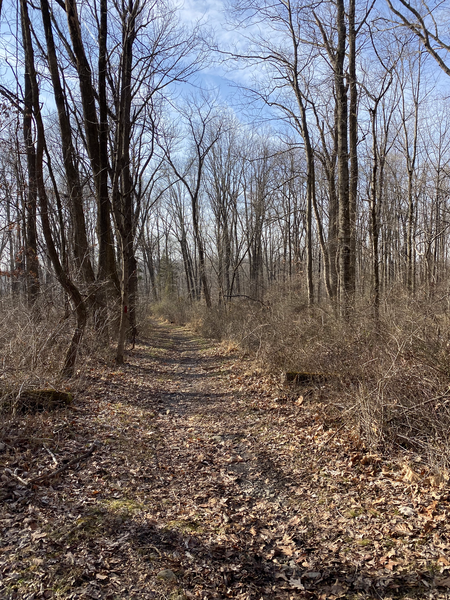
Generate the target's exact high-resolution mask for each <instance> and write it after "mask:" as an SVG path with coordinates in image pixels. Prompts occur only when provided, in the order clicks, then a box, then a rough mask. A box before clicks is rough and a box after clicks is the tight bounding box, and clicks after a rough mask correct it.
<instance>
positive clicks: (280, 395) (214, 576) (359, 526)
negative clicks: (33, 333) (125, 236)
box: [0, 322, 450, 600]
mask: <svg viewBox="0 0 450 600" xmlns="http://www.w3.org/2000/svg"><path fill="white" fill-rule="evenodd" d="M305 392H306V390H303V394H302V390H292V389H285V388H284V387H283V386H282V385H281V384H279V383H278V382H277V381H276V379H275V378H271V377H267V376H264V375H263V374H261V373H260V372H259V371H258V369H256V368H255V366H254V365H253V364H252V363H251V361H249V360H244V359H242V357H239V355H238V354H237V353H235V354H233V353H231V352H230V351H229V350H228V349H227V348H226V347H224V346H216V345H214V344H213V343H212V342H208V341H206V340H203V339H200V338H198V337H196V336H195V335H194V334H192V333H191V332H189V331H188V330H187V329H184V328H180V327H176V326H173V325H167V324H162V323H159V322H154V323H153V324H152V328H151V337H150V338H149V340H148V341H147V342H145V343H143V342H141V343H140V344H138V345H137V347H136V349H135V350H134V351H132V352H130V355H129V357H128V362H127V364H126V365H125V366H124V367H123V368H121V369H116V370H110V369H106V368H105V366H103V368H99V367H98V366H92V367H91V369H90V371H89V373H88V375H87V377H86V379H85V383H84V388H83V390H80V391H79V392H78V395H77V403H76V404H77V405H76V407H75V411H74V412H70V413H60V414H56V413H55V414H53V415H47V416H45V418H44V420H43V421H42V423H41V427H47V429H46V430H45V435H44V434H42V432H41V434H40V435H41V436H42V438H44V437H45V438H46V442H45V443H41V442H39V441H38V442H35V443H34V447H33V448H30V447H29V446H30V444H29V442H27V441H26V440H25V439H22V438H16V439H15V440H13V439H12V438H11V440H9V441H8V440H7V442H8V443H7V445H6V446H5V448H3V453H2V454H0V458H1V459H2V463H1V464H2V465H3V468H4V469H9V473H12V469H15V470H16V471H15V474H16V476H19V477H21V478H22V479H23V480H24V481H26V479H27V476H29V477H30V478H31V477H32V476H36V475H37V474H40V473H46V472H50V471H51V470H52V469H56V468H58V465H59V466H60V465H61V464H64V462H65V461H66V462H67V461H68V460H69V459H70V458H73V456H76V455H77V454H82V453H83V451H84V450H85V448H86V446H87V445H88V444H89V443H92V441H94V440H97V441H98V442H99V449H98V450H97V451H96V452H95V453H94V454H93V455H92V456H91V457H90V458H89V459H87V460H86V461H85V462H83V463H80V465H79V468H78V469H76V470H69V469H68V470H67V471H65V472H64V473H63V474H61V476H60V477H59V478H55V479H51V480H49V482H48V484H47V485H46V486H45V487H44V486H38V487H35V488H34V489H29V487H27V486H26V485H15V487H14V488H13V487H12V484H11V481H12V479H11V477H12V475H11V477H9V475H7V476H6V479H5V481H6V483H5V485H7V486H9V487H8V488H7V489H8V490H9V496H8V494H6V496H5V495H4V503H3V506H2V509H1V512H0V517H1V521H0V525H1V527H2V538H1V542H0V545H1V546H2V548H0V573H1V575H2V579H1V580H0V597H1V598H2V599H3V598H5V599H6V598H8V599H9V598H11V599H12V598H20V599H21V598H24V599H25V598H26V599H28V600H32V599H34V598H36V599H37V598H68V599H75V598H97V599H108V600H114V599H117V600H119V599H128V598H130V599H136V600H138V599H147V598H160V599H162V598H172V600H176V598H178V599H179V600H181V599H182V598H207V599H209V598H211V599H212V598H242V599H257V600H259V599H261V598H263V599H266V598H267V599H271V598H274V599H275V598H280V599H281V598H283V599H286V600H287V599H290V598H292V599H294V598H322V599H326V598H330V599H333V598H349V599H351V598H355V599H356V598H386V599H387V598H394V597H399V598H448V596H447V593H446V590H448V588H450V577H449V576H448V575H447V572H448V569H450V554H449V551H450V540H449V531H448V527H449V525H448V511H449V495H448V490H447V488H446V486H445V485H441V487H435V488H433V487H431V484H430V483H429V482H428V483H427V481H428V480H426V479H425V477H422V479H421V480H420V476H418V477H419V480H420V481H414V478H413V477H412V475H411V473H413V474H415V473H414V471H413V469H410V472H409V471H408V470H407V469H406V471H402V470H401V468H400V467H401V464H402V463H406V461H407V460H408V459H411V460H413V458H414V457H413V456H408V455H405V456H403V457H401V458H399V459H398V461H391V462H386V461H385V460H384V459H383V458H382V457H381V456H378V455H375V454H370V453H368V452H367V451H366V450H365V449H364V448H363V447H362V445H361V443H360V441H359V440H358V439H357V438H356V437H355V436H353V435H352V434H351V432H350V430H349V431H347V429H346V426H345V422H342V421H336V422H332V421H330V420H329V418H327V417H326V411H324V407H323V406H322V405H321V404H320V403H318V402H317V401H315V402H312V401H311V402H310V403H309V402H308V400H307V398H306V399H304V396H305V397H306V393H305ZM323 393H324V392H323ZM54 463H57V464H56V465H55V464H54ZM413 467H414V469H416V471H420V468H421V467H420V465H415V466H414V465H413ZM5 473H8V471H5ZM408 476H409V478H410V480H408ZM14 481H15V484H17V479H15V480H14Z"/></svg>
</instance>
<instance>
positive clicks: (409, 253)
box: [0, 0, 450, 377]
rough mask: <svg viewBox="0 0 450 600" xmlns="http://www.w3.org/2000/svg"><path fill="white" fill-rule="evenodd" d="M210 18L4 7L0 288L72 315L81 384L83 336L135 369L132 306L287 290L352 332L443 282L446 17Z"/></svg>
mask: <svg viewBox="0 0 450 600" xmlns="http://www.w3.org/2000/svg"><path fill="white" fill-rule="evenodd" d="M204 6H205V7H206V8H205V14H204V15H200V17H199V19H198V20H197V21H195V15H194V11H193V10H192V11H191V12H190V10H189V6H187V7H185V8H182V7H180V6H178V5H177V4H175V3H172V2H170V1H165V0H162V1H161V0H158V1H156V0H153V1H150V2H148V1H144V0H129V1H128V2H126V3H125V2H123V3H120V2H115V1H114V2H112V1H111V0H99V1H98V2H82V1H80V0H66V1H65V2H63V1H62V0H39V1H38V2H37V3H32V2H29V1H28V0H18V1H17V2H16V3H13V2H4V3H3V5H1V4H0V7H1V8H0V10H1V11H2V12H1V21H0V22H1V31H2V38H1V45H2V51H1V58H0V64H1V75H2V80H1V85H0V92H1V106H0V144H1V152H0V211H1V212H0V252H1V254H0V258H1V264H0V268H1V280H0V294H1V297H2V298H3V300H5V301H6V299H7V298H10V297H11V296H12V297H13V298H14V300H15V302H16V303H17V302H19V300H20V301H21V302H23V303H24V304H28V305H29V306H30V307H33V306H35V305H36V304H39V303H40V307H41V309H42V307H44V309H45V310H47V311H48V310H49V309H48V307H49V306H51V307H52V310H53V308H54V307H55V306H57V307H61V310H62V311H64V310H65V311H66V317H67V318H69V317H70V322H72V320H73V321H74V324H73V331H72V334H71V336H72V337H71V342H70V345H69V348H68V350H67V352H66V354H65V358H64V360H63V362H62V371H63V374H64V375H66V376H68V377H70V376H72V375H73V374H74V372H75V364H76V357H77V352H78V351H79V348H80V343H81V340H82V339H83V337H84V336H85V335H86V331H87V329H88V330H89V331H95V335H96V336H97V337H98V338H99V339H104V340H111V339H114V340H116V342H117V352H116V361H117V362H118V363H121V362H123V360H124V349H125V346H126V343H127V341H131V342H134V340H135V337H136V334H137V333H138V319H137V313H136V306H137V301H138V297H141V298H144V299H150V300H151V301H153V302H161V301H169V302H171V303H174V302H176V301H179V300H180V299H184V300H186V301H188V302H190V303H194V302H195V301H200V300H202V301H203V302H204V304H205V305H206V307H207V308H208V309H210V308H212V307H214V306H215V305H222V306H225V305H228V304H229V303H232V302H236V300H237V299H241V300H242V299H247V300H248V301H249V302H255V303H256V304H257V305H259V306H265V303H266V300H267V293H268V291H269V288H271V289H274V287H275V286H277V285H281V284H282V285H287V284H289V285H291V284H292V285H294V286H295V290H296V294H297V295H298V297H299V298H302V299H303V300H304V306H311V307H313V306H326V307H328V308H331V313H332V314H334V315H336V316H338V317H340V318H342V319H343V320H347V319H349V318H350V319H351V317H352V314H353V312H354V310H355V306H356V305H357V303H358V302H359V301H360V300H361V299H364V300H365V301H367V302H368V304H367V305H368V306H370V307H371V310H372V311H373V317H374V318H375V319H378V318H379V317H380V311H381V310H382V309H383V301H384V299H385V298H386V297H387V296H388V295H389V294H390V293H391V291H392V289H394V288H395V289H398V288H401V289H404V291H405V292H406V294H407V295H408V296H409V297H414V295H415V294H418V293H419V292H420V293H421V294H425V296H426V297H428V298H432V297H433V296H434V295H435V294H436V293H437V291H439V293H441V292H442V290H443V289H445V286H446V282H447V279H448V275H449V225H450V221H449V208H450V207H449V202H450V170H449V161H450V110H449V109H450V104H449V98H448V89H449V87H448V86H449V79H448V75H449V74H450V57H449V51H450V46H449V39H450V38H449V25H448V24H449V22H450V21H449V19H448V8H446V7H445V4H442V3H440V2H437V1H436V2H435V1H434V0H433V1H432V2H431V3H428V4H427V5H425V3H422V2H421V1H420V0H412V2H411V3H408V2H406V0H386V1H382V0H373V1H367V2H366V1H362V0H358V1H356V0H323V1H321V2H317V3H315V2H312V3H306V2H301V1H295V0H293V1H292V2H291V1H290V0H275V1H271V2H269V1H267V2H266V1H265V0H261V1H257V0H248V1H246V2H240V0H230V2H229V3H228V4H225V3H224V4H223V13H221V14H220V21H214V22H211V21H209V20H208V17H209V12H208V9H209V7H208V3H205V4H204ZM215 8H217V6H216V5H215ZM217 15H218V13H217V11H216V12H214V16H215V19H219V17H218V16H217ZM214 25H216V27H214ZM230 80H232V81H233V82H234V85H233V87H232V88H230V86H229V84H226V85H225V81H228V82H229V81H230ZM211 82H216V83H217V82H219V84H218V85H217V87H216V88H214V87H213V86H212V85H211ZM230 90H231V91H230ZM43 298H45V300H42V299H43ZM45 307H47V309H46V308H45ZM62 318H64V316H63V317H62Z"/></svg>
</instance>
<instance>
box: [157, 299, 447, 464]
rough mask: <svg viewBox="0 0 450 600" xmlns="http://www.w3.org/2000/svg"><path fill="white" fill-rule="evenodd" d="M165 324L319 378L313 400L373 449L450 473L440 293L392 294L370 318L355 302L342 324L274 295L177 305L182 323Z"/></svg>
mask: <svg viewBox="0 0 450 600" xmlns="http://www.w3.org/2000/svg"><path fill="white" fill-rule="evenodd" d="M172 308H173V310H174V311H175V308H176V307H174V306H173V307H172ZM162 312H163V311H162ZM160 314H161V313H160ZM172 320H173V321H174V322H178V323H181V322H182V323H186V322H189V323H190V325H191V327H193V328H194V329H195V331H196V332H198V333H199V334H201V335H204V336H208V337H212V338H215V339H222V340H225V339H226V340H229V341H231V342H234V343H236V344H238V346H239V347H240V349H241V350H242V351H243V352H245V353H250V354H251V355H253V356H254V357H255V358H256V359H257V360H258V361H259V362H260V363H261V365H262V366H263V367H264V369H265V370H266V371H270V372H273V373H279V374H280V375H281V374H282V373H284V372H300V373H306V374H308V373H310V374H314V375H320V376H323V380H324V381H325V382H326V385H325V386H324V387H323V393H322V394H321V398H322V401H325V402H329V404H330V405H333V406H334V407H337V411H338V413H341V414H342V413H344V414H345V415H346V417H345V418H346V419H351V420H352V422H353V424H354V426H356V428H357V429H358V430H359V433H360V435H361V437H362V438H363V439H364V440H365V442H366V443H367V445H369V446H371V447H372V448H377V449H378V450H381V449H386V450H387V449H390V450H393V449H395V448H396V447H401V448H403V449H404V448H406V449H410V450H412V451H414V452H418V453H420V454H421V455H422V456H424V457H425V458H426V459H427V460H429V461H431V462H433V463H434V464H436V465H439V466H444V465H445V466H449V465H450V441H449V439H448V431H449V428H450V310H449V306H448V296H447V294H445V293H443V294H442V296H441V297H435V298H434V299H433V300H430V299H429V298H421V297H420V296H417V297H416V298H411V297H408V296H406V295H405V294H403V293H402V292H401V291H393V292H392V293H391V295H390V296H389V297H387V298H386V299H385V301H384V304H383V306H382V307H381V309H380V315H379V318H378V319H375V318H374V317H373V307H372V306H371V305H370V303H364V302H363V301H361V302H360V303H359V304H358V305H357V306H356V308H355V311H354V314H353V315H352V318H351V319H350V320H349V321H342V320H340V319H338V318H336V316H335V314H334V312H333V310H332V309H331V308H330V307H329V306H328V305H322V306H315V307H313V308H308V307H307V305H306V302H305V301H304V299H302V298H299V297H298V296H297V295H296V294H292V293H290V291H289V290H280V289H278V290H274V291H272V292H271V293H270V294H269V295H268V296H267V297H266V299H265V303H264V305H262V304H259V303H256V302H251V301H246V300H244V301H243V300H239V301H234V302H233V303H230V304H228V305H226V306H222V307H216V308H214V309H210V310H207V309H206V308H205V307H202V306H199V305H197V306H194V307H189V306H188V305H185V306H183V311H182V318H180V317H179V316H178V317H177V316H176V315H175V314H174V312H173V313H172ZM317 386H318V388H320V384H317ZM319 391H320V390H319Z"/></svg>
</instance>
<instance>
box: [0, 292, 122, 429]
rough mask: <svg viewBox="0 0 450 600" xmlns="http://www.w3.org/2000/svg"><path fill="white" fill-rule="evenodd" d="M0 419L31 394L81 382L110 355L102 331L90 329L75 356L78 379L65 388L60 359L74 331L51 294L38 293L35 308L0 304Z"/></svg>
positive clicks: (68, 316) (4, 301) (72, 320)
mask: <svg viewBox="0 0 450 600" xmlns="http://www.w3.org/2000/svg"><path fill="white" fill-rule="evenodd" d="M0 315H1V316H0V357H1V359H0V413H3V419H2V422H4V421H5V419H6V417H5V414H8V413H12V414H14V413H16V412H17V410H19V411H20V398H21V397H22V395H23V394H24V392H25V391H27V390H28V391H29V390H44V389H45V390H52V389H61V390H66V389H69V387H70V388H73V387H76V386H77V385H79V384H80V380H81V379H82V378H83V377H84V372H85V367H86V363H87V362H89V360H91V358H92V357H95V358H96V359H100V360H101V359H102V358H107V357H109V355H110V354H111V352H110V348H109V346H108V344H105V339H106V338H105V335H106V332H105V328H104V326H103V329H100V328H98V329H97V330H95V331H94V329H93V328H92V326H91V324H90V325H89V326H88V327H87V328H86V331H85V335H84V337H83V340H82V343H81V345H80V348H79V352H78V356H77V367H78V370H77V373H76V377H75V378H74V379H73V380H71V381H70V382H69V383H68V382H67V381H64V380H63V379H62V377H61V368H62V365H63V361H64V357H65V355H66V352H67V349H68V347H69V344H70V340H71V337H72V335H73V331H74V328H75V325H76V323H75V318H74V315H73V312H72V311H71V310H69V308H68V307H67V310H66V309H65V307H64V304H63V302H61V299H60V298H59V297H57V296H56V297H55V295H54V294H51V293H47V292H42V293H41V294H40V296H39V298H38V299H37V301H36V303H35V304H34V306H33V307H29V306H28V305H27V304H26V303H24V302H22V301H21V299H19V298H11V297H3V298H2V299H1V300H0Z"/></svg>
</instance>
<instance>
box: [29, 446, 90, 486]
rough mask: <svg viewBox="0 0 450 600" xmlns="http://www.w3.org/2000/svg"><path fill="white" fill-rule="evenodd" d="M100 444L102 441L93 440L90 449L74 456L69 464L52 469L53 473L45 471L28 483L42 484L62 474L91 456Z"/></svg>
mask: <svg viewBox="0 0 450 600" xmlns="http://www.w3.org/2000/svg"><path fill="white" fill-rule="evenodd" d="M100 445H101V443H100V442H98V441H95V442H93V443H92V444H91V447H90V448H89V450H87V451H86V452H85V453H84V454H81V455H80V456H77V457H76V458H73V459H72V460H70V461H69V462H68V463H67V464H65V465H64V466H63V467H61V468H59V469H56V471H52V472H51V473H44V474H43V475H39V477H34V478H33V479H29V480H28V482H27V485H40V484H41V483H42V482H43V481H48V480H49V479H53V478H54V477H57V476H58V475H60V473H63V472H64V471H67V469H70V467H71V466H72V465H75V464H76V463H78V462H81V461H82V460H86V459H87V458H89V457H90V456H91V454H92V453H93V452H94V450H95V449H96V448H98V447H99V446H100Z"/></svg>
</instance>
